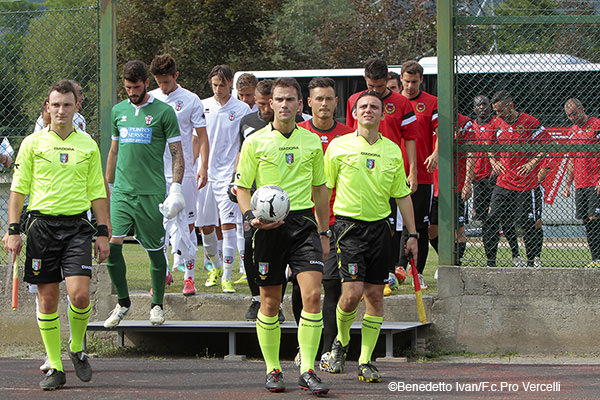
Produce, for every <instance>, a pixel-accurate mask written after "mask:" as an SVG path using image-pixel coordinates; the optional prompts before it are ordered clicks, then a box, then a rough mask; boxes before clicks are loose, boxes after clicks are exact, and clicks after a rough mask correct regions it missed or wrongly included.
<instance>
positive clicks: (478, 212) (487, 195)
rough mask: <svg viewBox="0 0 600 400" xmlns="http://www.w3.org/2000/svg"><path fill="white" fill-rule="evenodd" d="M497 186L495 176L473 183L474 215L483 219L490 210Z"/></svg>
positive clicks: (480, 219) (478, 218)
mask: <svg viewBox="0 0 600 400" xmlns="http://www.w3.org/2000/svg"><path fill="white" fill-rule="evenodd" d="M494 186H496V179H495V178H483V179H480V180H478V181H475V182H474V183H473V217H474V219H475V220H479V221H483V220H484V219H485V218H486V217H487V215H488V214H489V212H490V201H491V200H492V191H493V190H494Z"/></svg>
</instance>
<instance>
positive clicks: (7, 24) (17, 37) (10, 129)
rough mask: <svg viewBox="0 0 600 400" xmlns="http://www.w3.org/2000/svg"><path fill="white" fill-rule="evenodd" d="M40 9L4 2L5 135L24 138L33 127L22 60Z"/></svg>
mask: <svg viewBox="0 0 600 400" xmlns="http://www.w3.org/2000/svg"><path fill="white" fill-rule="evenodd" d="M37 9H38V6H37V5H35V4H32V3H30V2H27V1H17V2H10V3H0V31H1V34H0V35H1V38H2V40H0V71H2V73H1V74H0V127H2V129H3V132H2V136H4V135H9V136H14V135H22V134H24V132H25V131H26V129H27V127H28V126H29V122H30V121H29V119H28V118H27V113H26V109H25V107H24V106H23V105H24V104H25V103H26V99H27V96H25V94H24V91H23V88H22V87H21V86H20V84H19V80H18V79H17V78H18V76H19V74H20V70H19V68H18V61H19V58H20V55H21V53H22V50H23V43H24V37H25V35H26V33H27V32H28V29H29V24H30V21H31V19H32V18H33V16H34V15H35V14H34V13H33V11H35V10H37Z"/></svg>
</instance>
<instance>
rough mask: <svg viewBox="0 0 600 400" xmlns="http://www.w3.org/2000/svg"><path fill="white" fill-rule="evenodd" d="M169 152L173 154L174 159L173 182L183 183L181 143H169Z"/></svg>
mask: <svg viewBox="0 0 600 400" xmlns="http://www.w3.org/2000/svg"><path fill="white" fill-rule="evenodd" d="M169 151H170V152H171V158H172V159H173V182H176V183H181V181H182V180H183V170H184V163H183V150H182V148H181V142H173V143H169Z"/></svg>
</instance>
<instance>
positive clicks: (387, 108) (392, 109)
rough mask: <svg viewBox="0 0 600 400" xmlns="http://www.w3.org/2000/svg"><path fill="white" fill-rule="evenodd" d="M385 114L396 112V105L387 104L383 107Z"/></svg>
mask: <svg viewBox="0 0 600 400" xmlns="http://www.w3.org/2000/svg"><path fill="white" fill-rule="evenodd" d="M384 109H385V112H386V113H388V114H393V113H394V112H396V105H395V104H393V103H387V104H386V105H385V108H384Z"/></svg>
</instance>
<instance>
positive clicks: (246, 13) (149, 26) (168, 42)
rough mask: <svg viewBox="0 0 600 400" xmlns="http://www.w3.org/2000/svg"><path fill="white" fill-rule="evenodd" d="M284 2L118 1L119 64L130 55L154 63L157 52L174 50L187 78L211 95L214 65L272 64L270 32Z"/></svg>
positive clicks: (188, 82)
mask: <svg viewBox="0 0 600 400" xmlns="http://www.w3.org/2000/svg"><path fill="white" fill-rule="evenodd" d="M279 8H280V2H278V1H276V0H254V1H250V0H241V1H238V2H231V1H225V0H203V1H195V0H177V1H174V0H158V1H154V2H147V1H145V0H130V1H128V2H127V3H126V4H122V5H121V6H120V7H119V14H118V26H117V34H118V35H117V36H118V54H117V59H118V64H119V68H122V65H123V64H124V63H125V62H126V61H127V60H131V59H135V58H137V59H140V60H142V61H144V62H146V63H148V64H149V63H150V61H151V60H152V58H153V57H154V56H155V55H156V54H160V53H170V54H171V55H172V56H173V57H174V58H175V60H176V61H177V64H178V67H177V68H178V70H179V71H180V73H181V75H180V76H181V78H180V81H181V82H182V84H183V85H185V86H186V87H188V88H189V89H190V90H192V91H195V92H196V93H198V94H199V95H201V96H209V95H211V94H212V92H211V91H210V88H209V85H208V82H207V75H208V72H209V71H210V69H211V68H212V67H213V66H214V65H216V64H228V65H230V66H231V68H232V69H233V70H237V69H264V68H265V67H267V66H268V65H269V64H268V63H267V62H266V60H268V57H267V54H268V53H269V52H270V51H271V49H270V45H269V43H268V41H267V40H266V35H265V32H267V27H268V25H269V24H270V21H271V16H272V15H273V14H274V13H276V12H277V11H278V10H279Z"/></svg>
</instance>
